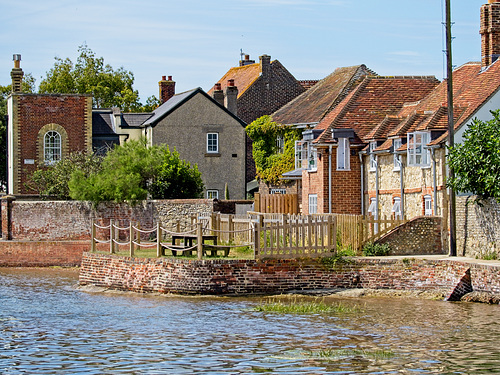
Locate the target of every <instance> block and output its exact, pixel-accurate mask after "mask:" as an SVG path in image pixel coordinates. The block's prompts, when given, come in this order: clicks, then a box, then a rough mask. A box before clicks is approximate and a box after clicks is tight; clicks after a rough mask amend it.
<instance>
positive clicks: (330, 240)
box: [326, 215, 337, 251]
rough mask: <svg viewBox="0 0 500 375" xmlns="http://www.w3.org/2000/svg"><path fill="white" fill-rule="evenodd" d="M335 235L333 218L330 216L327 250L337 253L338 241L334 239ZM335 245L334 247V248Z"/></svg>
mask: <svg viewBox="0 0 500 375" xmlns="http://www.w3.org/2000/svg"><path fill="white" fill-rule="evenodd" d="M332 234H333V228H332V216H331V215H328V218H327V223H326V238H327V241H328V242H327V249H328V250H329V251H331V250H332V248H333V250H334V251H335V242H337V241H334V239H333V238H332V237H333V236H332ZM332 245H333V247H332Z"/></svg>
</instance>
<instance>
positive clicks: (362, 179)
mask: <svg viewBox="0 0 500 375" xmlns="http://www.w3.org/2000/svg"><path fill="white" fill-rule="evenodd" d="M358 155H359V164H360V166H361V215H364V214H365V191H364V186H365V166H364V165H363V155H361V152H360V153H358Z"/></svg>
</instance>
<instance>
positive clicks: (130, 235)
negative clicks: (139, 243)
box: [128, 220, 135, 258]
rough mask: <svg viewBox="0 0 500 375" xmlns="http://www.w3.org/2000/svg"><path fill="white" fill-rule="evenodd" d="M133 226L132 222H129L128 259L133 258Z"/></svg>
mask: <svg viewBox="0 0 500 375" xmlns="http://www.w3.org/2000/svg"><path fill="white" fill-rule="evenodd" d="M134 236H135V233H134V226H133V225H132V220H130V228H129V236H128V237H129V240H130V257H131V258H132V257H133V256H134Z"/></svg>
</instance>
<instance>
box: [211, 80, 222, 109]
mask: <svg viewBox="0 0 500 375" xmlns="http://www.w3.org/2000/svg"><path fill="white" fill-rule="evenodd" d="M213 98H214V99H215V101H216V102H217V103H219V104H220V105H221V106H223V107H224V91H222V85H221V84H220V83H216V84H215V86H214V91H213Z"/></svg>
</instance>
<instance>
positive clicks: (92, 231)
mask: <svg viewBox="0 0 500 375" xmlns="http://www.w3.org/2000/svg"><path fill="white" fill-rule="evenodd" d="M90 235H91V236H92V243H91V245H90V251H91V252H93V253H95V250H96V246H95V237H96V230H95V223H94V219H92V228H91V229H90Z"/></svg>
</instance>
